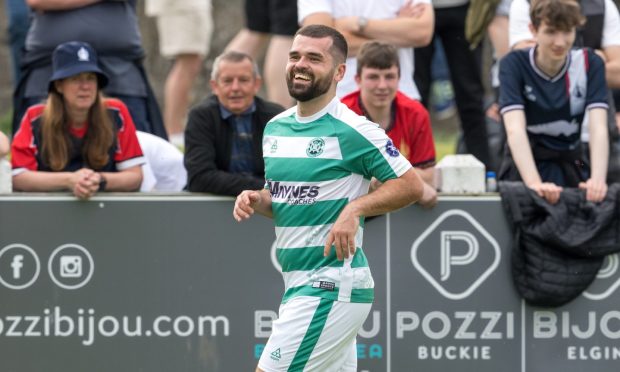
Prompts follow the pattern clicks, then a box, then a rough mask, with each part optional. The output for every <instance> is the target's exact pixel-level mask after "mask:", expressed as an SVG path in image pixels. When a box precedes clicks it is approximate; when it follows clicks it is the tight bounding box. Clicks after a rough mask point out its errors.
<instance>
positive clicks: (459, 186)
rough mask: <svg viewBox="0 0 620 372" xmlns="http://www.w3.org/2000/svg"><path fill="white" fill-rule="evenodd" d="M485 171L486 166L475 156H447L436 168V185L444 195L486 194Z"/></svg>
mask: <svg viewBox="0 0 620 372" xmlns="http://www.w3.org/2000/svg"><path fill="white" fill-rule="evenodd" d="M485 171H486V170H485V167H484V164H483V163H482V162H481V161H480V160H478V159H476V158H475V157H474V156H473V155H469V154H467V155H446V156H444V158H443V159H441V161H440V162H439V163H438V164H437V166H436V167H435V184H436V185H437V188H438V189H439V191H441V192H444V193H457V194H479V193H484V192H485V190H486V180H485V174H486V172H485Z"/></svg>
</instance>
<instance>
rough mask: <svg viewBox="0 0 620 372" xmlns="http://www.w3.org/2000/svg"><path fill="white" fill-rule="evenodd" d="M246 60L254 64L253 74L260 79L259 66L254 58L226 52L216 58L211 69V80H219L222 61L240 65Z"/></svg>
mask: <svg viewBox="0 0 620 372" xmlns="http://www.w3.org/2000/svg"><path fill="white" fill-rule="evenodd" d="M246 59H247V60H248V61H250V63H251V64H252V74H253V75H254V78H257V77H260V71H259V70H258V65H257V64H256V62H255V61H254V59H253V58H252V56H250V55H249V54H247V53H243V52H237V51H234V50H229V51H228V52H224V53H222V54H220V55H219V56H217V57H215V60H214V61H213V67H212V69H211V80H217V78H218V74H219V73H220V63H222V61H226V62H234V63H238V62H243V61H245V60H246Z"/></svg>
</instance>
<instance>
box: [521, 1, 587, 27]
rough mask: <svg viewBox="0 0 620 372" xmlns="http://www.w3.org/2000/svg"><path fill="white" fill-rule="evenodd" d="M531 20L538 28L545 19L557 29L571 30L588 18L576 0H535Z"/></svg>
mask: <svg viewBox="0 0 620 372" xmlns="http://www.w3.org/2000/svg"><path fill="white" fill-rule="evenodd" d="M530 21H531V22H532V26H534V29H536V30H538V28H539V27H540V25H541V24H542V22H543V21H544V22H545V23H546V24H547V25H548V26H550V27H553V28H555V29H557V30H560V31H570V30H572V29H573V28H574V27H578V26H581V25H583V24H584V23H585V22H586V18H585V17H584V16H583V14H581V6H580V5H579V3H578V2H577V1H576V0H533V1H532V3H531V8H530Z"/></svg>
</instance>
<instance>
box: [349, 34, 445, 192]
mask: <svg viewBox="0 0 620 372" xmlns="http://www.w3.org/2000/svg"><path fill="white" fill-rule="evenodd" d="M399 80H400V63H399V59H398V49H397V48H396V47H395V46H393V45H391V44H387V43H383V42H380V41H369V42H367V43H365V44H363V45H362V47H361V48H360V50H359V52H358V55H357V72H356V74H355V82H356V83H357V86H358V87H359V90H358V91H356V92H353V93H351V94H348V95H346V96H345V97H343V98H342V102H343V103H344V104H345V105H347V106H349V108H350V109H351V110H353V111H354V112H355V113H356V114H358V115H363V116H366V117H367V118H368V119H369V120H370V121H372V122H375V123H377V124H379V126H380V127H381V128H383V129H384V130H385V132H386V133H387V135H388V137H390V139H392V141H393V142H394V145H395V146H396V147H397V148H398V149H399V150H400V152H401V154H403V155H404V156H405V158H407V160H409V162H410V163H411V165H413V166H414V167H415V169H416V171H417V172H418V174H419V175H420V177H422V179H423V180H424V182H426V183H428V184H429V185H433V178H434V171H435V143H434V142H433V131H432V129H431V124H430V118H429V115H428V111H426V109H425V108H424V106H423V105H422V104H421V103H420V102H418V101H414V100H412V99H411V98H409V97H407V96H406V95H405V94H403V93H402V92H401V91H399V90H398V84H399V83H398V82H399Z"/></svg>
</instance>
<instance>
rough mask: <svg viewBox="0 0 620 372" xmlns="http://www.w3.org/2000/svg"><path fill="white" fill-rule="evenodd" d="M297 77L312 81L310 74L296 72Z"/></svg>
mask: <svg viewBox="0 0 620 372" xmlns="http://www.w3.org/2000/svg"><path fill="white" fill-rule="evenodd" d="M295 79H302V80H308V81H310V76H308V75H304V74H299V73H297V74H295Z"/></svg>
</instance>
